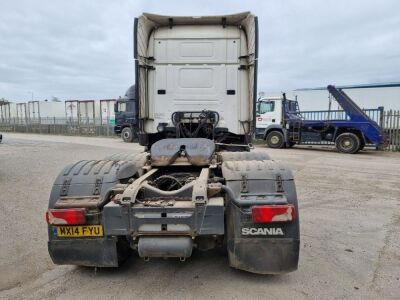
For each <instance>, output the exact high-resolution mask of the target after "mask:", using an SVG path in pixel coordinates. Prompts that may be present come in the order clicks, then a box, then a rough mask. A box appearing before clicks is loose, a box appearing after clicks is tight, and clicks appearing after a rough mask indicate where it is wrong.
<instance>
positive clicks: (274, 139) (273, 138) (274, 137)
mask: <svg viewBox="0 0 400 300" xmlns="http://www.w3.org/2000/svg"><path fill="white" fill-rule="evenodd" d="M271 143H272V144H274V145H276V144H278V143H279V137H277V136H273V137H271Z"/></svg>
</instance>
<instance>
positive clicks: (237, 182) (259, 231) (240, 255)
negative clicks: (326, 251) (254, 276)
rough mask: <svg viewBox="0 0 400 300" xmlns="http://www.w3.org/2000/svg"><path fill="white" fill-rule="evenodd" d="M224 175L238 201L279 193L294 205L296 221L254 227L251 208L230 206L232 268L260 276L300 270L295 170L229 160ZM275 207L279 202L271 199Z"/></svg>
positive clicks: (274, 163)
mask: <svg viewBox="0 0 400 300" xmlns="http://www.w3.org/2000/svg"><path fill="white" fill-rule="evenodd" d="M222 172H223V176H224V178H225V179H226V185H227V186H229V187H230V188H231V189H232V190H233V191H234V193H235V194H236V196H237V197H238V198H248V199H251V198H252V196H253V195H265V194H271V195H273V194H276V195H284V197H278V196H277V199H279V201H282V199H285V200H284V201H286V202H287V203H289V204H293V205H294V207H295V210H296V216H297V217H296V219H295V220H294V221H292V222H289V223H284V222H282V223H264V224H254V223H253V221H252V215H251V206H253V205H257V197H254V201H253V202H252V203H251V204H249V205H246V206H239V205H237V204H234V203H233V202H232V201H230V202H228V204H227V213H226V218H227V226H226V227H227V229H226V230H227V233H226V234H227V248H228V255H229V264H230V266H231V267H234V268H237V269H241V270H245V271H249V272H253V273H259V274H280V273H287V272H290V271H294V270H296V269H297V265H298V259H299V243H300V230H299V218H298V205H297V196H296V188H295V184H294V180H293V174H292V172H291V170H290V169H289V168H288V167H287V166H286V165H284V164H283V163H281V162H279V161H272V160H269V161H265V160H264V161H228V162H224V163H223V164H222ZM271 204H276V201H274V200H273V198H272V200H271Z"/></svg>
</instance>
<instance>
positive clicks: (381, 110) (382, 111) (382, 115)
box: [378, 106, 385, 128]
mask: <svg viewBox="0 0 400 300" xmlns="http://www.w3.org/2000/svg"><path fill="white" fill-rule="evenodd" d="M378 109H379V126H380V127H381V128H383V125H384V123H383V122H384V119H385V109H384V107H383V106H379V107H378Z"/></svg>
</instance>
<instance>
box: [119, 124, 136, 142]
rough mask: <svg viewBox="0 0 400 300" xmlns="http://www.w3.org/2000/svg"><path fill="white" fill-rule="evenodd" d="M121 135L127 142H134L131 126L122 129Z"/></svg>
mask: <svg viewBox="0 0 400 300" xmlns="http://www.w3.org/2000/svg"><path fill="white" fill-rule="evenodd" d="M121 137H122V139H123V140H124V142H125V143H132V142H133V132H132V129H131V128H130V127H125V128H124V129H122V131H121Z"/></svg>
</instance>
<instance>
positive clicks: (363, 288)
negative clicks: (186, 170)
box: [0, 133, 400, 299]
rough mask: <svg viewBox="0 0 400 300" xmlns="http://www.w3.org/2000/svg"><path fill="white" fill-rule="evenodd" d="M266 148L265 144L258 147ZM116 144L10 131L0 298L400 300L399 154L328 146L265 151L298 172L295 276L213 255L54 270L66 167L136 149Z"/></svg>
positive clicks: (0, 212) (3, 157) (2, 194)
mask: <svg viewBox="0 0 400 300" xmlns="http://www.w3.org/2000/svg"><path fill="white" fill-rule="evenodd" d="M260 148H263V147H260ZM140 150H141V147H139V146H138V145H136V144H125V143H123V142H122V141H120V140H119V139H105V138H84V137H60V136H40V135H27V134H8V133H7V134H4V138H3V144H0V225H1V228H0V270H1V272H0V298H5V299H8V298H11V299H21V298H28V299H39V298H40V299H53V298H59V299H71V298H76V299H79V298H89V297H90V298H92V297H93V298H111V297H113V298H117V297H119V298H121V299H126V298H153V299H174V298H185V299H187V298H188V299H194V298H215V299H225V298H228V299H232V298H249V299H265V298H278V297H279V298H280V299H293V298H296V299H308V298H313V299H318V298H323V299H347V298H359V299H361V298H362V299H366V298H367V299H376V298H378V297H379V298H396V297H397V298H398V297H399V295H400V279H399V277H400V254H399V249H400V209H399V208H400V155H399V154H398V153H383V152H374V151H363V152H362V153H360V154H358V155H343V154H339V153H336V152H334V151H332V150H331V149H317V150H315V149H304V148H293V149H286V150H272V149H265V150H266V151H268V152H269V153H270V154H271V156H272V157H273V158H274V159H281V160H285V161H287V162H288V163H289V165H291V167H292V169H293V170H294V174H295V178H296V184H297V189H298V196H299V201H300V214H301V253H300V265H299V269H298V270H297V271H296V272H293V273H289V274H286V275H281V276H260V275H254V274H250V273H246V272H241V271H237V270H234V269H231V268H229V267H228V264H227V259H225V258H221V257H220V256H218V255H217V254H213V253H208V254H201V253H196V254H195V255H194V256H193V257H192V258H191V259H189V260H187V261H186V262H184V263H181V262H179V261H176V260H152V261H150V262H147V263H146V262H144V261H142V260H140V259H139V258H137V257H136V256H132V257H131V258H130V259H129V260H128V261H127V262H126V263H125V264H124V265H123V266H122V267H121V268H118V269H98V270H95V269H93V268H84V267H74V266H55V265H53V263H52V262H51V260H50V257H49V256H48V253H47V245H46V242H47V231H46V223H45V220H44V212H45V210H46V207H47V200H48V196H49V192H50V189H51V185H52V183H53V180H54V179H55V177H56V175H57V174H58V172H59V171H60V170H61V168H62V167H63V166H64V165H66V164H68V163H71V162H73V161H76V160H80V159H101V158H103V157H104V156H106V155H108V154H112V153H118V152H126V151H134V152H137V151H140Z"/></svg>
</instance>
